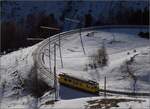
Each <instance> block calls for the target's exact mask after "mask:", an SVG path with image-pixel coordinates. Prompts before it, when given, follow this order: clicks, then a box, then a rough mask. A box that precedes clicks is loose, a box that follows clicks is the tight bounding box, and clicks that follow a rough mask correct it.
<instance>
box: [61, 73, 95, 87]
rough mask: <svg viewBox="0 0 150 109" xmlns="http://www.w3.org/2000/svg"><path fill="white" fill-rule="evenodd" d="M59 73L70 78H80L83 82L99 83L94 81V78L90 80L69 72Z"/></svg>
mask: <svg viewBox="0 0 150 109" xmlns="http://www.w3.org/2000/svg"><path fill="white" fill-rule="evenodd" d="M59 75H62V76H66V77H69V78H72V79H76V80H79V81H82V82H86V83H90V84H95V85H98V83H97V82H95V81H93V80H88V79H85V78H81V77H77V76H74V75H69V74H66V73H61V74H59Z"/></svg>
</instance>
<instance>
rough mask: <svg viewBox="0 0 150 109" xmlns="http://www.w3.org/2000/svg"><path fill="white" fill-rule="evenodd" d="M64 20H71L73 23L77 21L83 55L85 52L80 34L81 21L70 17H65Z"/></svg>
mask: <svg viewBox="0 0 150 109" xmlns="http://www.w3.org/2000/svg"><path fill="white" fill-rule="evenodd" d="M65 20H67V21H70V22H73V23H77V24H79V25H80V28H79V35H80V40H81V46H82V49H83V52H84V55H85V54H86V53H85V49H84V44H83V40H82V34H81V32H82V30H81V21H79V20H75V19H70V18H65Z"/></svg>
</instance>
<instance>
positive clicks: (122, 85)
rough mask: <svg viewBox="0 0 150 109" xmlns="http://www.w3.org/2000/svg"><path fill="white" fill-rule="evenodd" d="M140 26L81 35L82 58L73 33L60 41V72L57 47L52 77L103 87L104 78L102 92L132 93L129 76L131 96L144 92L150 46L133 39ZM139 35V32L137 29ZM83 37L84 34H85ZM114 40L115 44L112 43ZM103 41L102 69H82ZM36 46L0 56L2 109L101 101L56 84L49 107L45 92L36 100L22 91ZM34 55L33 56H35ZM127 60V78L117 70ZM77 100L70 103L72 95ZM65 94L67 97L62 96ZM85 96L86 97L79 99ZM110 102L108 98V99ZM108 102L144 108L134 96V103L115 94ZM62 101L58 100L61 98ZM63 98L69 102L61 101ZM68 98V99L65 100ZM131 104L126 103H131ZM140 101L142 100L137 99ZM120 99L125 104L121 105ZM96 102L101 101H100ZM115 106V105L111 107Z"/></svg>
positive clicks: (45, 59)
mask: <svg viewBox="0 0 150 109" xmlns="http://www.w3.org/2000/svg"><path fill="white" fill-rule="evenodd" d="M139 31H141V28H139V29H138V28H135V29H134V28H115V29H96V30H90V31H84V32H82V39H83V42H84V47H85V51H86V55H84V53H83V51H82V47H81V42H80V37H79V33H78V32H77V33H76V32H75V33H72V34H69V35H66V36H67V37H65V38H62V40H61V50H62V57H63V58H62V59H63V65H64V67H63V68H61V60H60V56H59V49H58V48H57V74H59V73H61V72H65V73H68V74H70V75H74V76H77V77H79V78H81V79H82V78H84V79H91V80H95V81H97V82H98V83H99V86H100V87H101V88H103V84H104V77H105V76H106V77H107V89H111V90H119V91H120V90H121V91H130V92H132V91H133V84H134V83H135V81H134V79H133V78H131V77H132V76H133V75H134V76H135V77H137V81H136V85H135V89H136V92H149V90H150V86H149V84H150V80H149V78H150V68H149V66H150V57H149V56H150V48H149V44H150V43H149V40H147V39H143V38H139V37H138V36H137V34H138V32H139ZM142 31H145V29H142ZM91 32H92V35H91V36H87V33H91ZM114 38H115V40H114ZM102 43H105V46H106V50H107V53H108V57H109V62H108V66H106V67H103V68H97V69H91V68H90V67H87V65H88V64H89V63H90V56H91V55H92V54H94V53H95V52H96V51H97V49H98V48H100V47H101V46H102ZM37 47H38V45H35V46H32V47H29V48H25V49H22V50H19V51H16V52H12V53H10V54H7V55H4V56H2V57H1V58H0V62H1V63H0V96H1V97H0V106H1V108H2V109H5V108H7V109H9V108H24V109H36V108H37V109H38V108H39V109H40V108H41V109H42V108H44V109H46V108H49V107H51V108H54V109H57V108H85V107H88V108H89V109H90V105H95V104H89V103H88V102H87V101H89V100H95V99H100V100H101V99H103V97H92V98H91V96H92V95H88V94H84V93H81V92H77V91H75V90H72V89H69V88H65V87H62V86H60V88H61V89H60V91H61V93H60V101H57V102H56V103H55V104H53V105H51V103H52V102H51V101H50V100H51V98H53V97H54V96H53V94H52V95H50V94H49V93H50V92H47V93H45V94H44V95H43V96H42V97H40V98H38V99H36V98H35V97H33V96H31V94H30V93H29V92H28V91H27V90H26V87H22V86H21V84H22V83H23V82H24V81H23V80H24V79H26V78H29V77H28V76H29V74H30V73H32V72H31V70H32V67H33V65H34V58H33V55H34V53H35V50H36V48H37ZM48 48H49V46H48V45H47V46H45V48H43V50H42V52H43V53H44V55H43V56H44V57H43V62H42V63H43V64H44V66H45V67H47V68H49V57H48V54H49V53H48ZM35 55H37V54H35ZM53 55H54V54H53V45H52V46H51V58H52V61H51V62H52V66H51V67H52V68H53ZM131 58H133V61H132V62H131V63H130V65H129V67H131V68H132V71H133V75H132V76H131V75H130V74H129V73H122V69H121V68H122V66H125V65H126V64H125V62H127V61H131ZM67 93H72V94H73V95H75V96H76V98H78V99H73V98H75V96H72V95H71V94H67ZM64 95H67V97H64ZM81 97H87V98H81ZM108 98H111V97H108ZM112 98H113V99H121V98H124V99H127V101H126V100H123V102H119V103H117V105H119V106H120V107H118V108H133V109H136V107H137V106H139V107H141V108H148V106H149V99H147V98H139V99H140V101H138V100H137V101H136V100H133V99H134V98H129V97H124V96H122V97H121V96H119V95H118V98H116V96H113V97H112ZM61 99H62V100H61ZM63 99H69V100H63ZM70 99H72V100H70ZM131 99H132V100H133V101H132V100H131ZM143 100H144V101H143ZM124 101H126V102H124ZM100 102H101V101H100ZM116 108H117V107H115V109H116ZM112 109H113V108H112Z"/></svg>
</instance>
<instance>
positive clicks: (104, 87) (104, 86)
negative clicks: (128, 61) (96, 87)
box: [104, 76, 106, 99]
mask: <svg viewBox="0 0 150 109" xmlns="http://www.w3.org/2000/svg"><path fill="white" fill-rule="evenodd" d="M104 98H105V99H106V76H105V77H104Z"/></svg>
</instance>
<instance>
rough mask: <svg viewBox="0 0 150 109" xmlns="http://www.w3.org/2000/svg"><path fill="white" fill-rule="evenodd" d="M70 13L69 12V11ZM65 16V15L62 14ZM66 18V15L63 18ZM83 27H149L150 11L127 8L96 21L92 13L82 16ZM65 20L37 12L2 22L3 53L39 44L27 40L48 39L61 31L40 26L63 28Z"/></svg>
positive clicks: (52, 14)
mask: <svg viewBox="0 0 150 109" xmlns="http://www.w3.org/2000/svg"><path fill="white" fill-rule="evenodd" d="M67 11H68V10H67ZM76 12H77V10H76V11H75V13H76ZM62 14H63V13H62ZM61 18H62V19H64V18H65V14H63V16H62V17H61ZM82 18H83V23H82V27H89V26H101V25H149V9H148V7H145V8H144V9H143V10H140V9H137V10H134V9H132V8H125V9H122V10H118V12H117V13H116V14H114V13H113V12H111V13H109V16H108V18H107V19H102V18H98V20H96V21H95V20H94V17H93V15H92V11H91V10H89V12H88V13H87V14H84V15H82ZM62 24H64V20H60V21H59V23H58V21H57V20H56V18H55V14H54V13H50V14H46V13H45V12H36V13H31V14H28V15H27V16H26V17H25V18H22V19H21V20H20V21H17V22H16V21H15V20H11V21H3V22H1V36H2V37H1V40H2V41H1V42H2V43H1V47H2V51H6V52H10V51H13V50H16V49H18V48H20V47H26V46H29V45H33V44H35V43H37V41H28V40H27V38H29V37H32V38H38V37H40V38H47V37H49V36H50V35H54V34H56V33H58V32H60V31H63V30H60V31H50V32H49V31H48V30H44V29H41V28H40V26H49V27H55V28H63V25H62Z"/></svg>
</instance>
